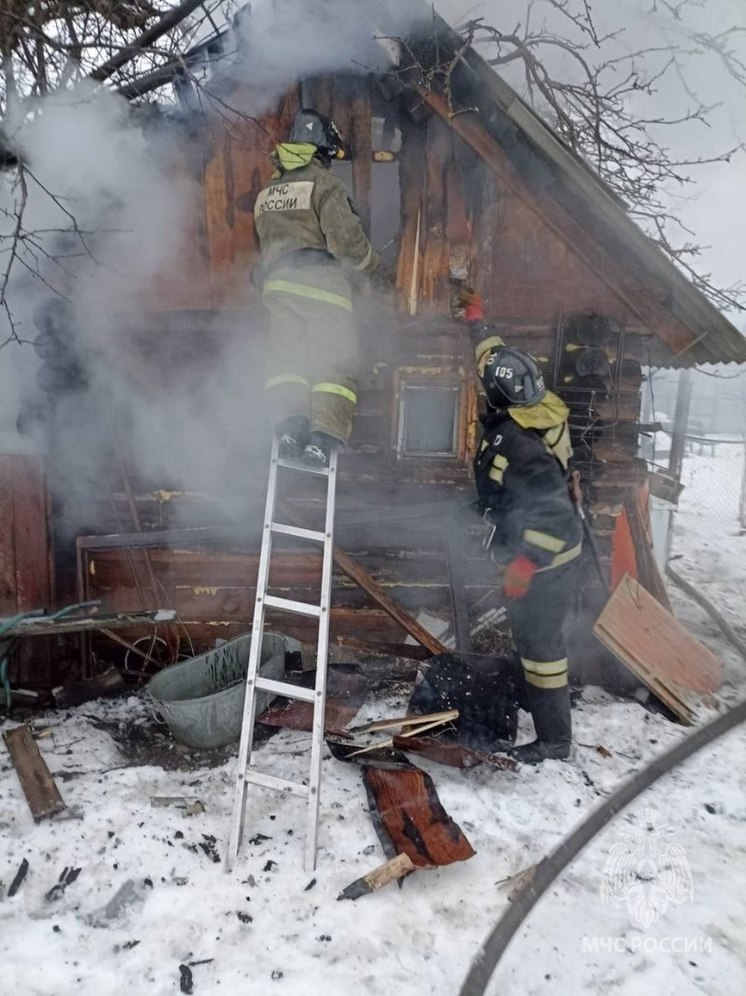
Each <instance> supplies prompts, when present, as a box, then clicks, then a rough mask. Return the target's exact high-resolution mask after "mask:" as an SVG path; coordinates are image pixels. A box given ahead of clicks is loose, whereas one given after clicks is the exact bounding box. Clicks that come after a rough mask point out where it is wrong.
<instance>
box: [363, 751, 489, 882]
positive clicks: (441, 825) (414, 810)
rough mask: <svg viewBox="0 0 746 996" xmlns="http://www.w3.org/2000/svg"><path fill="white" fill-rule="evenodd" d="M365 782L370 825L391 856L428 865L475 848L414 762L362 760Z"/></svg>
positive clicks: (468, 855)
mask: <svg viewBox="0 0 746 996" xmlns="http://www.w3.org/2000/svg"><path fill="white" fill-rule="evenodd" d="M363 782H364V784H365V789H366V792H367V794H368V803H369V807H370V812H371V818H372V820H373V825H374V826H375V828H376V832H377V833H378V836H379V839H380V841H381V844H382V845H383V849H384V852H385V853H386V854H387V855H388V856H389V857H394V856H395V855H397V854H401V853H405V854H408V855H409V857H410V858H411V859H412V863H413V864H414V865H416V866H417V867H418V868H430V867H433V866H440V865H449V864H451V863H452V862H454V861H466V860H467V859H468V858H471V857H472V856H473V854H474V849H473V848H472V846H471V844H470V843H469V841H468V840H467V839H466V837H465V835H464V833H463V831H462V830H461V827H459V825H458V824H457V823H456V822H455V821H454V820H453V819H451V817H450V816H449V815H448V813H447V812H446V811H445V809H444V808H443V805H442V803H441V801H440V799H439V798H438V793H437V792H436V790H435V785H434V784H433V780H432V778H431V777H430V776H429V775H428V774H426V772H424V771H421V770H420V769H419V768H416V767H415V766H414V765H412V766H410V767H409V768H403V767H397V768H389V767H386V768H383V767H381V766H377V765H365V766H364V767H363Z"/></svg>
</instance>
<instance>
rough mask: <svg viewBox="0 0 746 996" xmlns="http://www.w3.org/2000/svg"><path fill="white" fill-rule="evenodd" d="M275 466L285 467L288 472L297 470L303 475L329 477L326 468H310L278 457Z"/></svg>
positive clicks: (305, 464)
mask: <svg viewBox="0 0 746 996" xmlns="http://www.w3.org/2000/svg"><path fill="white" fill-rule="evenodd" d="M277 466H278V467H286V468H287V469H288V470H299V471H300V472H301V473H303V474H319V475H320V476H321V477H328V476H329V468H328V467H312V466H310V465H309V464H307V463H300V461H295V460H283V459H282V457H278V459H277Z"/></svg>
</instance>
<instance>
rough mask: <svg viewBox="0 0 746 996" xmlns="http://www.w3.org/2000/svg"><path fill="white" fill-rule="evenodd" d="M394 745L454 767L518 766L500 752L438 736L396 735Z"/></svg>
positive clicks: (513, 769) (513, 768)
mask: <svg viewBox="0 0 746 996" xmlns="http://www.w3.org/2000/svg"><path fill="white" fill-rule="evenodd" d="M392 746H393V748H394V750H401V751H404V752H407V753H410V754H421V755H422V756H423V757H426V758H427V759H428V760H430V761H437V762H438V763H439V764H447V765H449V766H450V767H452V768H473V767H475V765H477V764H486V765H487V766H488V767H492V768H498V769H500V770H501V771H515V769H516V767H517V765H516V762H515V761H514V760H512V758H509V757H504V756H502V755H500V754H488V753H487V752H486V751H482V750H474V749H472V748H471V747H464V745H463V744H459V743H455V742H452V741H451V742H448V741H443V740H438V739H436V737H416V736H415V737H400V736H395V737H394V738H393V743H392Z"/></svg>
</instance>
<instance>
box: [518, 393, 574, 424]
mask: <svg viewBox="0 0 746 996" xmlns="http://www.w3.org/2000/svg"><path fill="white" fill-rule="evenodd" d="M507 411H508V414H509V415H510V417H511V418H512V419H513V421H514V422H517V423H518V425H520V426H521V427H522V428H524V429H553V428H555V427H557V426H560V425H562V423H563V422H566V421H567V416H568V415H569V414H570V411H569V409H568V407H567V405H566V404H565V402H564V401H563V400H562V398H558V397H557V395H556V394H553V393H552V392H551V391H547V393H546V394H545V395H544V397H543V398H542V399H541V401H538V402H537V403H536V404H535V405H524V406H522V407H516V408H513V407H511V408H508V410H507Z"/></svg>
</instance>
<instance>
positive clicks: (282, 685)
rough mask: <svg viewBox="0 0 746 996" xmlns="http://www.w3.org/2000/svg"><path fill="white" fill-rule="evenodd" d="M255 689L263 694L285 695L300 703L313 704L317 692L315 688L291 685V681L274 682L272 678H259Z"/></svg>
mask: <svg viewBox="0 0 746 996" xmlns="http://www.w3.org/2000/svg"><path fill="white" fill-rule="evenodd" d="M254 687H255V688H258V689H259V691H261V692H272V693H273V694H274V695H284V696H285V698H288V699H298V701H299V702H313V701H314V699H315V698H316V691H315V689H313V688H303V686H302V685H291V684H290V682H289V681H274V680H273V679H272V678H257V679H256V682H255V685H254Z"/></svg>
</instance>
